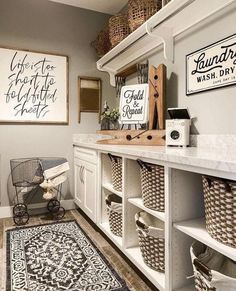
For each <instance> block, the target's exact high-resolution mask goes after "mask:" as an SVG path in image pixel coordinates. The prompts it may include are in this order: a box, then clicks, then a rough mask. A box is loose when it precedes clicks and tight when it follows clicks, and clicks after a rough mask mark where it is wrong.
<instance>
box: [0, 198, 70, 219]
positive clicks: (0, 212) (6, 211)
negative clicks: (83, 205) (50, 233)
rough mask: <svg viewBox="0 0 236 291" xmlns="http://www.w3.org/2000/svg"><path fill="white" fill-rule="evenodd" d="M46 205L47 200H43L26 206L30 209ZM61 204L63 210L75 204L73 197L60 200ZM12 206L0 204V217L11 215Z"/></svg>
mask: <svg viewBox="0 0 236 291" xmlns="http://www.w3.org/2000/svg"><path fill="white" fill-rule="evenodd" d="M46 206H47V202H43V203H35V204H30V205H28V206H27V207H28V208H29V209H30V210H31V209H40V208H45V207H46ZM61 206H63V207H64V208H65V210H71V209H75V208H76V206H75V204H74V199H69V200H61ZM12 208H13V206H1V207H0V218H8V217H12Z"/></svg>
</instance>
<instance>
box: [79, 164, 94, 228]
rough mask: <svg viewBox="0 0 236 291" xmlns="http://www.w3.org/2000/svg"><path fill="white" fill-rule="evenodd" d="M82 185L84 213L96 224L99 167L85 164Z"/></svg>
mask: <svg viewBox="0 0 236 291" xmlns="http://www.w3.org/2000/svg"><path fill="white" fill-rule="evenodd" d="M82 183H84V197H83V198H84V200H83V207H84V208H83V209H84V212H85V213H86V214H87V215H88V217H89V218H91V219H92V220H93V221H94V222H96V197H97V195H96V191H97V186H96V185H97V166H96V165H94V164H92V163H88V162H83V169H82Z"/></svg>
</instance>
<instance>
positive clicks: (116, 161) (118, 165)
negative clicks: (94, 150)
mask: <svg viewBox="0 0 236 291" xmlns="http://www.w3.org/2000/svg"><path fill="white" fill-rule="evenodd" d="M108 156H109V158H110V160H111V180H112V185H113V188H114V189H115V190H116V191H120V192H121V191H122V158H121V157H117V156H113V155H111V154H108Z"/></svg>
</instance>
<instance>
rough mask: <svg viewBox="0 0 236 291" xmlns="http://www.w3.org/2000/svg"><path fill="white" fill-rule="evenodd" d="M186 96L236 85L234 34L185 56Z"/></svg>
mask: <svg viewBox="0 0 236 291" xmlns="http://www.w3.org/2000/svg"><path fill="white" fill-rule="evenodd" d="M186 74H187V83H186V94H187V95H191V94H194V93H198V92H202V91H207V90H212V89H215V88H220V87H225V86H230V85H234V84H235V83H236V34H234V35H232V36H229V37H227V38H225V39H223V40H220V41H218V42H216V43H214V44H211V45H209V46H207V47H205V48H203V49H200V50H198V51H196V52H193V53H191V54H189V55H187V56H186Z"/></svg>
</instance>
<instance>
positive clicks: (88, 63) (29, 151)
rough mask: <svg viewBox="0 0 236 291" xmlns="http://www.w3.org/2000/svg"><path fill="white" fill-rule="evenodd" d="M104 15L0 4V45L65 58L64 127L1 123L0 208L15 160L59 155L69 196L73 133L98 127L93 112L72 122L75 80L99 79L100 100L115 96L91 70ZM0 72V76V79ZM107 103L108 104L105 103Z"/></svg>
mask: <svg viewBox="0 0 236 291" xmlns="http://www.w3.org/2000/svg"><path fill="white" fill-rule="evenodd" d="M108 17H109V16H108V15H105V14H102V13H96V12H92V11H88V10H83V9H79V8H75V7H71V6H66V5H61V4H57V3H53V2H50V1H47V0H0V46H9V47H17V48H26V49H32V50H37V51H46V52H54V53H60V54H66V55H68V56H69V115H70V118H69V125H68V126H66V125H65V126H59V125H55V126H54V125H20V124H15V125H13V124H9V125H4V124H0V155H1V164H0V173H1V174H0V176H1V180H0V182H1V188H0V189H1V198H2V205H8V204H9V201H8V195H7V179H8V175H9V172H10V168H9V160H10V159H11V158H18V157H32V156H33V157H34V156H64V157H67V158H68V160H69V162H70V165H71V168H72V170H71V172H70V175H69V183H67V185H66V187H64V188H65V189H64V192H65V193H66V195H65V196H66V197H67V198H70V197H71V194H73V178H72V177H73V167H72V166H73V164H72V159H73V149H72V134H73V133H93V132H95V130H96V129H98V128H99V124H98V117H97V114H94V113H84V114H82V118H81V123H80V124H78V123H77V116H78V114H77V108H78V103H77V94H78V93H77V77H78V76H79V75H81V76H94V77H96V76H98V77H101V78H102V79H103V99H108V100H109V99H111V98H112V97H113V96H115V92H114V89H113V88H111V87H110V85H109V82H108V75H107V74H105V73H100V72H98V71H97V70H96V60H97V58H96V55H95V52H94V50H93V48H91V47H90V42H91V41H92V40H94V39H95V37H96V35H97V33H98V32H99V30H100V29H101V28H102V27H103V25H104V23H105V21H106V20H107V19H108ZM3 73H4V72H0V75H2V74H3ZM110 104H111V102H110Z"/></svg>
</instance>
